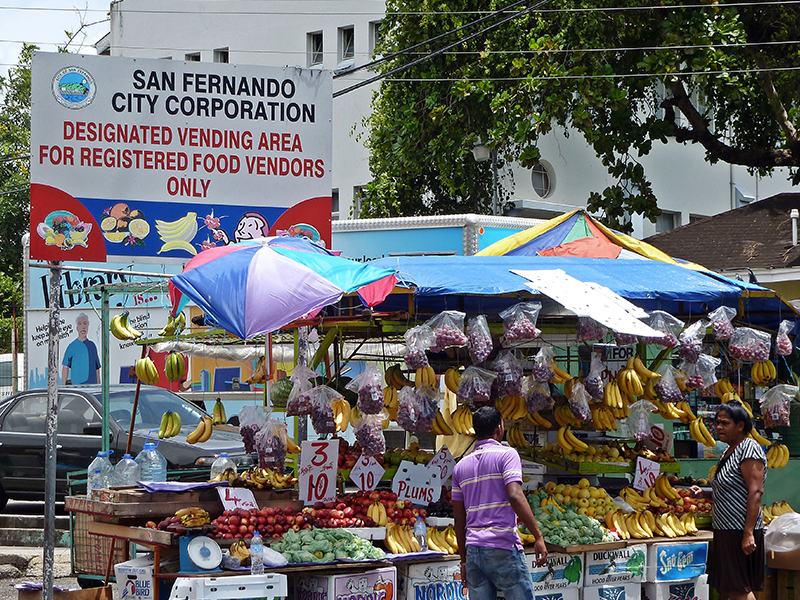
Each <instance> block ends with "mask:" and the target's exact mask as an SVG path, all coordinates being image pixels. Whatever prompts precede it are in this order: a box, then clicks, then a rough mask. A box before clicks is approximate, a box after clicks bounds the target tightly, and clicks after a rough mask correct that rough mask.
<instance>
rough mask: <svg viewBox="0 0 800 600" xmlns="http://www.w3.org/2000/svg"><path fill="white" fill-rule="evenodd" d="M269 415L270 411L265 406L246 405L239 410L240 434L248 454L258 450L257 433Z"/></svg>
mask: <svg viewBox="0 0 800 600" xmlns="http://www.w3.org/2000/svg"><path fill="white" fill-rule="evenodd" d="M269 415H270V411H269V410H268V409H267V408H266V407H264V406H245V407H243V408H242V410H240V411H239V435H241V436H242V441H243V442H244V451H245V452H247V453H248V454H252V453H253V452H255V451H256V434H257V433H258V432H259V430H260V429H261V426H262V425H264V423H266V422H267V418H268V417H269Z"/></svg>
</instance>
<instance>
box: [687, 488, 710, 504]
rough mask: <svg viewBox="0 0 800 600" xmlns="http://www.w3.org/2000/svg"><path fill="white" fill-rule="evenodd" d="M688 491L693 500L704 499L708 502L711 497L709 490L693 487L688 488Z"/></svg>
mask: <svg viewBox="0 0 800 600" xmlns="http://www.w3.org/2000/svg"><path fill="white" fill-rule="evenodd" d="M689 490H691V492H692V496H693V497H695V498H706V499H708V500H710V499H711V496H712V493H711V490H704V489H703V488H701V487H700V486H698V485H693V486H692V487H690V488H689Z"/></svg>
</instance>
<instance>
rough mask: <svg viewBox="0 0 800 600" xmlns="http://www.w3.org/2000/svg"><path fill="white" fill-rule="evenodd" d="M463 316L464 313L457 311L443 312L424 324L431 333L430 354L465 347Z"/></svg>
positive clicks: (465, 337)
mask: <svg viewBox="0 0 800 600" xmlns="http://www.w3.org/2000/svg"><path fill="white" fill-rule="evenodd" d="M465 316H466V315H465V313H463V312H459V311H457V310H445V311H442V312H440V313H439V314H438V315H436V316H435V317H433V318H432V319H430V320H428V321H427V322H426V323H425V325H426V326H428V327H430V328H431V330H432V331H433V341H432V342H431V346H430V350H431V352H441V351H442V350H444V349H445V348H461V347H463V346H466V345H467V336H466V335H464V317H465Z"/></svg>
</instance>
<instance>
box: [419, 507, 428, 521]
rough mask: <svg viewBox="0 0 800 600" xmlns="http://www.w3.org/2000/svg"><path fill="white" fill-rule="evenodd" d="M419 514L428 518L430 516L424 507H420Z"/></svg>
mask: <svg viewBox="0 0 800 600" xmlns="http://www.w3.org/2000/svg"><path fill="white" fill-rule="evenodd" d="M419 516H420V517H422V518H423V519H424V518H426V517H427V516H428V511H427V510H425V509H424V508H420V509H419Z"/></svg>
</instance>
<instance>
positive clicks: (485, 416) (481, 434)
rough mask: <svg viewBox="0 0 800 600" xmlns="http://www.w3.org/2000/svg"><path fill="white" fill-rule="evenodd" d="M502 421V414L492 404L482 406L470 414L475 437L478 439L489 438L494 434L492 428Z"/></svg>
mask: <svg viewBox="0 0 800 600" xmlns="http://www.w3.org/2000/svg"><path fill="white" fill-rule="evenodd" d="M502 422H503V416H502V415H501V414H500V411H499V410H497V409H496V408H495V407H494V406H483V407H481V408H479V409H478V410H476V411H475V414H473V415H472V427H473V428H474V429H475V437H476V438H477V439H479V440H484V439H486V438H490V437H492V436H493V435H494V430H495V429H497V428H498V427H499V426H500V423H502Z"/></svg>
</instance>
